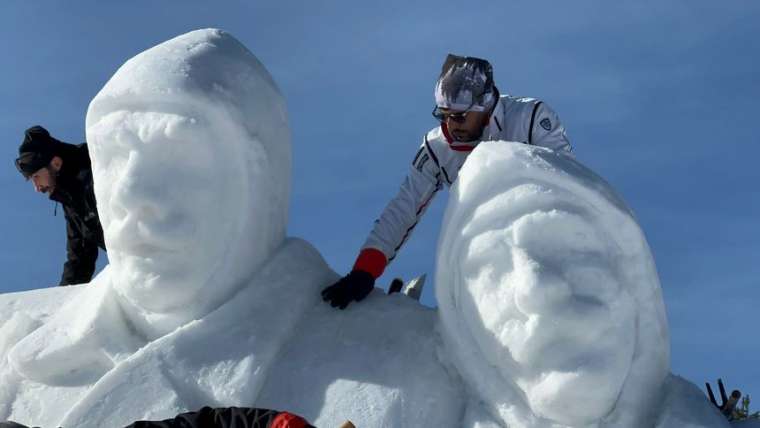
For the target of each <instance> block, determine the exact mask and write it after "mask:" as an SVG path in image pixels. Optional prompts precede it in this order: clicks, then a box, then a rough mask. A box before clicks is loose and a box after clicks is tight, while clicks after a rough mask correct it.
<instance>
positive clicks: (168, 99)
mask: <svg viewBox="0 0 760 428" xmlns="http://www.w3.org/2000/svg"><path fill="white" fill-rule="evenodd" d="M87 139H88V143H89V149H90V156H91V159H92V165H93V179H94V183H95V196H96V199H97V202H98V211H99V214H100V217H101V224H102V225H103V231H104V235H105V241H106V247H107V249H108V256H109V260H110V261H111V264H112V266H111V268H112V269H111V272H112V275H111V276H112V283H113V286H114V289H115V290H116V292H117V293H118V295H119V297H120V299H121V301H122V302H124V303H126V305H123V306H124V307H125V310H126V312H127V314H128V316H131V317H132V318H133V320H135V321H137V322H138V324H141V325H142V327H143V329H146V330H150V329H153V330H154V332H155V333H161V332H164V333H165V332H167V331H170V330H172V329H174V328H176V327H177V326H179V325H181V324H182V323H184V322H188V321H190V320H193V319H197V318H199V317H202V316H204V315H205V314H207V313H208V312H209V311H210V310H213V309H214V308H216V307H218V306H219V305H220V304H222V303H224V302H225V301H226V300H227V299H229V298H230V297H231V296H232V295H233V294H234V292H235V291H237V290H238V289H240V288H241V287H242V286H243V285H245V283H246V281H247V280H249V279H250V277H251V275H252V274H253V272H255V270H256V269H257V268H258V267H259V266H260V265H261V263H263V262H264V261H265V260H266V259H267V258H268V257H269V256H270V255H271V254H272V253H273V252H274V251H275V249H276V248H277V247H278V246H279V245H281V243H282V242H283V240H284V237H285V224H286V222H287V211H288V199H289V191H290V164H291V157H290V133H289V129H288V124H287V116H286V113H285V105H284V100H283V98H282V96H281V95H280V92H279V90H278V89H277V87H276V85H275V84H274V82H273V81H272V79H271V76H269V73H268V72H267V70H266V69H265V68H264V67H263V65H261V63H259V62H258V60H257V59H256V58H255V57H254V56H253V54H251V52H249V51H248V50H247V49H246V48H245V47H244V46H243V45H242V44H240V43H239V42H238V41H237V40H235V39H234V38H233V37H232V36H230V35H229V34H227V33H225V32H223V31H220V30H213V29H210V30H198V31H193V32H190V33H187V34H184V35H182V36H179V37H177V38H174V39H172V40H169V41H167V42H164V43H162V44H160V45H158V46H155V47H153V48H151V49H149V50H147V51H145V52H143V53H141V54H139V55H137V56H136V57H134V58H132V59H130V60H129V61H127V62H126V63H125V64H124V65H123V66H122V67H121V68H120V69H119V70H118V71H117V72H116V74H114V76H113V77H112V78H111V80H110V81H109V82H108V83H107V84H106V86H105V87H104V88H103V89H102V90H101V92H100V93H99V94H98V95H97V96H96V97H95V98H94V99H93V101H92V103H91V104H90V108H89V110H88V114H87Z"/></svg>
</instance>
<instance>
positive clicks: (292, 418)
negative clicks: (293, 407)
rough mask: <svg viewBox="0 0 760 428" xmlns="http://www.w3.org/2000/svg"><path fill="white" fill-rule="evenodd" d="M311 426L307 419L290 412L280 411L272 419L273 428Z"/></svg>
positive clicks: (303, 427)
mask: <svg viewBox="0 0 760 428" xmlns="http://www.w3.org/2000/svg"><path fill="white" fill-rule="evenodd" d="M308 426H310V425H309V423H308V422H306V419H304V418H302V417H300V416H297V415H294V414H292V413H288V412H282V413H279V414H278V415H277V416H275V417H274V420H272V425H271V428H305V427H308Z"/></svg>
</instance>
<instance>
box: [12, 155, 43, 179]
mask: <svg viewBox="0 0 760 428" xmlns="http://www.w3.org/2000/svg"><path fill="white" fill-rule="evenodd" d="M49 162H50V161H49V160H47V158H46V157H45V156H42V155H40V154H38V153H24V154H23V155H21V156H19V157H18V158H16V162H15V164H16V169H17V170H18V172H20V173H21V175H23V176H24V178H26V179H27V180H28V179H29V177H31V176H32V175H33V174H34V173H35V172H37V171H39V170H40V169H41V168H44V167H45V166H47V164H48V163H49Z"/></svg>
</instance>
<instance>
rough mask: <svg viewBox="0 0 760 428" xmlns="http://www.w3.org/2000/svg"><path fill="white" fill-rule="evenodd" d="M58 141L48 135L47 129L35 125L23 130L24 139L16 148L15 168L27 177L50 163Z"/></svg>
mask: <svg viewBox="0 0 760 428" xmlns="http://www.w3.org/2000/svg"><path fill="white" fill-rule="evenodd" d="M59 143H60V142H59V141H58V140H56V139H55V138H53V137H51V136H50V133H49V132H48V131H47V129H45V128H43V127H41V126H39V125H37V126H32V127H31V128H29V129H27V130H26V131H25V132H24V141H22V142H21V145H20V146H19V148H18V154H19V157H18V159H16V168H18V170H19V172H21V174H23V175H24V177H25V178H27V179H28V178H29V177H30V176H31V175H32V174H34V173H35V172H37V171H38V170H40V169H41V168H44V167H46V166H48V165H49V164H50V160H51V159H53V156H55V154H56V151H57V149H58V144H59Z"/></svg>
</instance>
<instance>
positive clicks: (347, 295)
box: [322, 270, 375, 309]
mask: <svg viewBox="0 0 760 428" xmlns="http://www.w3.org/2000/svg"><path fill="white" fill-rule="evenodd" d="M373 288H375V277H374V276H372V275H370V274H369V273H367V272H364V271H362V270H353V271H351V273H349V274H348V275H346V276H344V277H343V278H341V279H340V280H339V281H338V282H336V283H335V284H333V285H331V286H329V287H327V288H325V289H324V290H322V300H324V301H325V302H330V305H331V306H332V307H333V308H340V309H346V307H347V306H348V304H349V303H351V301H352V300H356V301H357V302H358V301H360V300H362V299H364V298H365V297H367V295H368V294H369V293H370V292H372V289H373Z"/></svg>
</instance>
